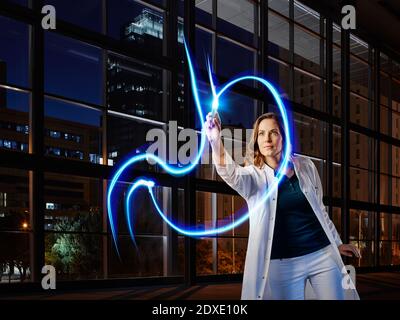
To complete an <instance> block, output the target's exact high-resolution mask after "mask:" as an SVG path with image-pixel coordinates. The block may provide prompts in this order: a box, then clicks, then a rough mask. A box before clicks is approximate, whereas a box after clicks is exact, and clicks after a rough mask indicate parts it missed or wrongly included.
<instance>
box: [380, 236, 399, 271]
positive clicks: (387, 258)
mask: <svg viewBox="0 0 400 320" xmlns="http://www.w3.org/2000/svg"><path fill="white" fill-rule="evenodd" d="M379 258H380V264H381V265H390V266H393V265H399V264H400V241H396V242H395V241H393V242H392V241H381V242H380V256H379Z"/></svg>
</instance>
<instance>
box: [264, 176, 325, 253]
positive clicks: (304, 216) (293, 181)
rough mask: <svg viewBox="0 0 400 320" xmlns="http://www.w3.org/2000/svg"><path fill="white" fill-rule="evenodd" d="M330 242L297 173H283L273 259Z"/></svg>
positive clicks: (321, 246)
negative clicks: (302, 189) (288, 174)
mask: <svg viewBox="0 0 400 320" xmlns="http://www.w3.org/2000/svg"><path fill="white" fill-rule="evenodd" d="M329 244H330V242H329V239H328V237H327V236H326V234H325V231H324V229H323V228H322V226H321V224H320V222H319V220H318V218H317V216H316V215H315V213H314V211H313V209H312V208H311V205H310V203H309V202H308V200H307V198H306V197H305V196H304V194H303V192H302V191H301V189H300V185H299V179H298V178H297V176H296V174H293V176H292V177H290V178H288V177H287V176H286V175H284V176H283V178H282V181H281V183H280V184H279V187H278V203H277V208H276V218H275V229H274V238H273V242H272V252H271V259H283V258H293V257H299V256H302V255H305V254H307V253H311V252H314V251H317V250H319V249H322V248H323V247H325V246H327V245H329Z"/></svg>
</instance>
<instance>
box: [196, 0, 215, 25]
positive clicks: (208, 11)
mask: <svg viewBox="0 0 400 320" xmlns="http://www.w3.org/2000/svg"><path fill="white" fill-rule="evenodd" d="M212 2H213V0H196V8H195V11H196V22H197V23H200V24H203V25H205V26H207V27H211V24H212Z"/></svg>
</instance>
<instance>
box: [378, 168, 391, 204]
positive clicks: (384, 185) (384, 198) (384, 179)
mask: <svg viewBox="0 0 400 320" xmlns="http://www.w3.org/2000/svg"><path fill="white" fill-rule="evenodd" d="M389 181H390V177H389V176H388V175H386V174H381V175H380V182H381V184H380V203H381V204H386V205H390V201H389V196H390V193H389Z"/></svg>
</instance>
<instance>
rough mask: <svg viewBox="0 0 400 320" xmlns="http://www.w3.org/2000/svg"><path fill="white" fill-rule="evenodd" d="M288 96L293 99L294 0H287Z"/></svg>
mask: <svg viewBox="0 0 400 320" xmlns="http://www.w3.org/2000/svg"><path fill="white" fill-rule="evenodd" d="M289 97H290V99H291V100H292V101H294V1H293V0H289Z"/></svg>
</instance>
